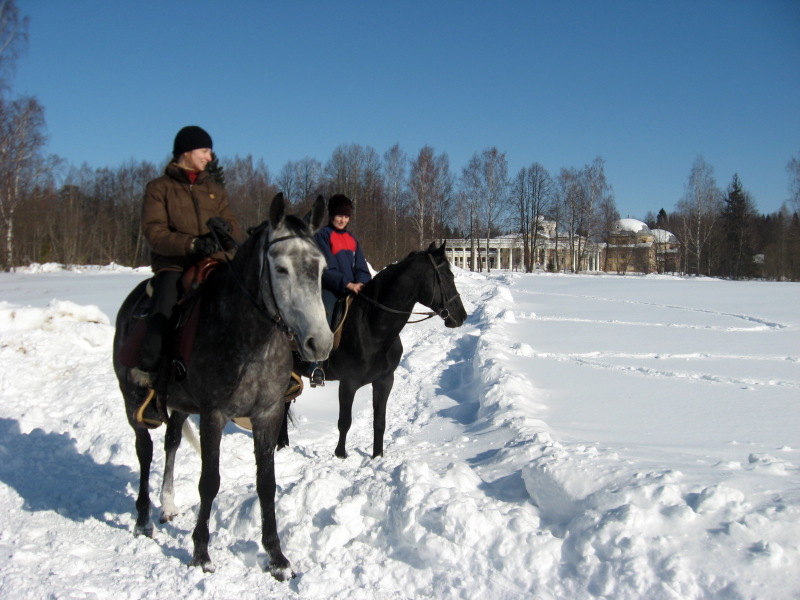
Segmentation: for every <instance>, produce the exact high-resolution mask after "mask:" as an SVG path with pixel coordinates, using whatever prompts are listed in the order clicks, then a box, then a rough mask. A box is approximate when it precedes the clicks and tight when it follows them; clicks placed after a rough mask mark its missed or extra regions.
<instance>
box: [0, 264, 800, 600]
mask: <svg viewBox="0 0 800 600" xmlns="http://www.w3.org/2000/svg"><path fill="white" fill-rule="evenodd" d="M455 272H456V274H457V284H458V287H459V290H460V292H461V295H462V297H463V300H464V304H465V307H466V308H467V312H468V314H469V315H470V317H469V319H468V321H467V323H466V324H465V325H464V326H463V327H461V328H459V329H455V330H450V329H446V328H444V327H443V325H442V324H441V322H439V321H438V320H430V321H426V322H424V323H421V324H418V325H413V326H412V325H409V326H408V327H407V328H406V329H405V330H404V332H403V344H404V347H405V353H404V357H403V361H402V362H401V365H400V367H399V368H398V370H397V372H396V378H395V388H394V391H393V394H392V397H391V399H390V402H389V407H388V415H387V424H388V428H387V436H386V455H385V456H384V457H383V458H380V459H377V460H372V459H370V458H369V451H370V449H371V443H372V439H371V438H372V433H371V409H370V406H371V397H370V394H369V391H368V390H361V391H360V392H359V393H358V394H357V396H356V403H355V407H354V409H355V415H354V417H355V418H354V424H353V428H352V430H351V433H350V435H349V437H348V450H349V451H350V456H349V458H348V459H346V460H340V459H337V458H335V457H334V456H333V449H334V446H335V444H336V430H335V420H336V404H337V400H336V389H337V388H336V384H329V385H328V386H326V387H325V388H321V389H320V388H317V389H315V390H308V391H307V392H305V393H304V394H303V396H301V398H300V399H299V400H298V402H297V403H296V404H295V410H296V412H297V414H298V419H297V423H298V425H297V427H296V428H292V429H291V430H290V437H291V442H292V445H291V447H290V448H288V449H286V450H283V451H281V452H279V453H278V454H277V459H276V462H277V467H276V469H277V479H278V484H279V489H278V493H277V498H276V500H277V503H276V510H277V518H278V525H279V532H280V535H281V540H282V544H283V547H284V550H285V552H286V554H287V556H288V557H289V558H290V560H292V563H293V567H294V569H295V571H296V572H297V573H298V576H297V578H296V579H294V580H293V581H291V582H289V583H287V584H282V583H278V582H276V581H274V580H273V579H272V578H271V577H270V576H269V575H268V574H266V573H264V572H263V571H262V568H261V567H262V565H263V564H264V562H265V556H264V552H263V550H262V549H261V546H260V543H259V539H260V533H261V532H260V509H259V505H258V500H257V495H256V491H255V481H254V473H255V466H254V461H253V453H252V437H251V436H250V434H248V433H244V432H242V431H239V430H238V429H236V428H234V427H230V428H228V429H226V432H225V435H224V436H223V441H222V452H221V472H222V485H221V488H220V493H219V495H218V497H217V500H216V502H215V507H214V511H213V513H212V519H211V529H212V540H211V548H210V551H211V555H212V558H213V559H214V561H215V564H216V566H217V572H216V573H214V574H204V573H202V572H201V571H199V570H198V569H188V568H187V567H186V563H187V562H188V560H189V558H190V552H191V547H192V542H191V531H192V529H193V527H194V520H195V515H196V511H197V506H198V497H197V479H198V474H199V468H200V461H199V458H198V457H197V455H196V454H195V453H194V452H192V451H191V450H189V449H188V448H184V449H182V450H181V452H180V454H179V460H178V466H177V469H176V481H175V496H176V503H177V504H178V506H179V508H180V509H181V512H180V514H179V515H178V516H177V517H176V519H175V521H173V522H172V523H169V524H167V525H163V526H160V527H158V529H157V532H156V536H155V539H154V540H151V539H146V538H134V537H133V536H132V535H131V531H132V528H133V516H132V513H133V503H134V498H135V494H136V487H137V482H138V475H137V469H138V467H137V460H136V456H135V450H134V447H133V435H132V432H131V431H130V428H129V427H128V425H127V423H126V422H125V419H124V416H123V414H122V399H121V398H120V395H119V391H118V389H117V387H116V381H115V379H114V376H113V373H112V370H111V360H110V353H111V341H112V338H113V327H112V326H111V325H110V324H109V318H108V316H107V312H106V311H103V310H101V309H99V308H98V307H97V306H95V305H92V304H77V303H74V302H69V301H65V300H63V299H58V300H54V301H51V302H49V303H47V304H45V302H47V301H46V300H45V301H43V302H42V303H41V305H38V306H30V305H29V306H24V307H21V306H19V298H20V297H22V298H25V299H26V301H28V302H30V297H29V296H28V295H26V292H25V290H22V289H19V290H18V289H17V288H18V286H19V279H13V285H10V286H6V287H3V285H2V280H1V279H0V289H6V290H10V291H9V292H6V293H5V294H4V297H3V300H2V301H0V384H1V385H0V503H2V506H3V507H4V510H3V511H0V532H1V533H0V553H2V555H3V556H4V557H6V560H4V561H3V562H2V563H0V596H2V597H14V598H23V599H26V598H31V599H33V598H37V599H38V598H43V597H52V598H105V597H108V596H111V595H113V596H115V597H118V598H120V599H124V598H143V597H148V598H149V597H182V598H219V599H227V598H231V597H236V598H303V599H305V600H317V599H323V598H324V599H331V598H332V599H343V600H344V599H347V600H353V599H362V598H363V599H373V598H387V599H397V600H399V599H405V598H415V599H416V598H431V599H433V598H436V599H465V600H466V599H470V600H471V599H473V598H475V597H484V598H492V599H495V598H497V599H509V600H510V599H514V600H517V599H520V600H521V599H529V598H538V599H542V600H555V599H561V598H587V599H588V598H614V599H626V598H631V599H634V598H636V599H644V598H647V599H656V600H658V599H661V598H664V599H667V598H669V599H674V598H682V599H683V598H697V599H701V598H720V599H723V598H724V599H740V598H777V599H781V598H787V599H788V598H792V597H796V596H797V594H798V593H800V574H798V571H797V568H796V567H795V565H796V564H797V563H798V561H800V542H799V541H798V540H800V514H799V513H800V508H799V507H800V497H798V496H800V494H798V493H797V490H798V489H800V485H798V483H800V470H799V469H798V450H797V448H800V440H798V439H797V437H796V433H792V432H794V431H796V429H797V428H795V427H792V423H794V424H795V425H796V424H797V420H798V409H797V404H796V396H795V394H796V390H797V389H798V388H800V376H798V366H799V365H800V360H799V359H798V356H797V352H796V348H797V347H798V346H797V341H798V331H800V327H799V326H798V319H797V318H796V317H792V315H793V314H794V305H793V303H792V302H791V301H790V300H789V297H790V296H791V293H789V294H788V295H786V296H781V294H782V293H783V292H782V291H781V290H784V289H787V288H774V289H773V288H770V291H769V294H768V295H769V298H768V300H765V301H764V302H763V303H758V302H757V301H756V300H755V299H754V298H750V299H748V300H747V309H746V311H744V309H739V310H736V309H735V307H734V306H732V305H730V304H729V302H732V298H735V297H738V298H739V299H741V298H742V296H743V294H744V296H747V292H748V290H749V289H750V288H749V287H743V288H737V290H736V294H732V293H731V287H730V286H729V285H727V284H724V285H721V282H706V281H703V282H700V281H699V280H685V279H674V278H668V277H666V278H665V277H659V278H630V277H627V278H613V277H605V278H598V277H568V276H555V275H549V274H548V275H540V276H523V275H519V274H503V273H500V274H492V275H484V274H477V273H469V272H465V271H461V270H458V269H455ZM142 276H143V275H142V274H141V273H136V272H131V273H129V274H124V273H123V274H121V275H119V276H116V275H115V276H114V277H113V278H93V277H91V275H90V274H87V273H66V272H65V273H64V274H63V279H61V281H62V282H63V283H58V284H56V283H53V280H48V282H47V285H48V290H52V293H53V295H54V296H55V297H56V298H58V296H59V295H61V296H63V294H61V293H60V290H66V289H72V287H71V286H74V285H75V284H76V282H80V285H81V287H83V286H86V285H95V286H97V287H96V289H95V292H96V294H97V295H99V296H103V297H106V296H107V297H108V298H111V297H112V296H113V298H114V301H115V302H116V301H117V299H118V298H119V297H124V293H125V290H127V289H130V288H132V287H133V285H135V283H136V282H137V281H139V280H140V279H141V277H142ZM25 277H30V278H31V279H32V280H35V279H36V278H44V277H48V275H47V273H42V274H39V275H34V274H31V275H26V276H25ZM87 280H91V281H93V282H95V283H94V284H86V281H87ZM61 285H63V286H65V287H64V288H61V287H58V286H61ZM758 285H761V284H758V283H750V284H747V286H758ZM53 286H55V287H53ZM106 286H108V288H106ZM665 286H666V287H665ZM669 286H673V288H670V287H669ZM674 286H678V287H680V290H679V291H672V292H670V290H671V289H673V290H674ZM112 289H113V291H114V293H113V294H110V291H111V290H112ZM758 289H761V288H758ZM693 290H694V291H697V290H701V291H700V292H697V293H699V294H700V295H699V296H697V298H699V299H697V300H695V299H693V298H694V297H693V296H692V295H691V294H692V293H695V292H693ZM776 290H777V291H776ZM789 291H790V292H791V290H789ZM48 294H50V292H48ZM81 294H85V290H84V291H82V292H81ZM106 302H108V303H109V305H112V306H113V304H111V300H107V301H106ZM695 302H697V304H695ZM776 306H778V307H781V306H784V308H782V309H779V310H776V308H775V307H776ZM620 307H621V308H620ZM620 310H624V312H625V314H624V319H621V318H620V315H618V314H617V312H618V311H620ZM682 319H683V321H682ZM754 319H755V320H757V325H758V327H750V328H743V327H737V326H735V325H736V324H737V323H740V322H745V323H753V322H754ZM643 323H648V324H650V325H651V326H650V327H642V326H641V325H642V324H643ZM655 325H658V326H659V329H658V332H659V333H658V335H653V330H654V327H655ZM596 331H602V332H603V333H604V335H600V336H594V335H593V332H596ZM673 332H675V334H676V335H675V336H674V337H672V336H671V335H670V334H671V333H673ZM590 334H591V335H590ZM687 339H688V340H689V343H690V345H691V346H692V347H693V351H692V352H687V351H686V349H685V348H684V347H683V346H680V345H679V344H683V343H686V341H687ZM616 346H619V347H616ZM714 347H719V348H723V349H724V350H725V351H726V353H725V354H722V353H721V352H719V351H715V350H714ZM731 348H742V353H741V355H736V356H735V357H734V356H732V354H731V353H732V350H731ZM744 348H747V350H746V352H745V350H744ZM792 348H795V350H792ZM715 352H716V354H715ZM678 362H680V363H682V366H681V367H680V368H677V366H676V364H677V363H678ZM732 362H734V363H735V366H733V367H731V366H729V365H730V364H731V363H732ZM674 363H675V364H674ZM654 365H659V366H660V369H659V370H658V371H657V373H658V374H657V375H654V373H656V370H655V369H654V368H653V366H654ZM715 365H719V366H717V367H716V368H717V369H718V371H713V368H715ZM745 368H747V369H751V370H753V373H754V376H750V375H748V377H747V379H748V380H752V381H758V382H761V383H759V384H758V385H755V384H752V385H750V386H749V387H750V389H747V390H745V389H742V388H743V387H747V386H743V384H742V383H741V381H742V380H743V379H744V378H745V377H743V375H742V374H741V373H735V374H733V373H730V371H731V370H733V369H735V370H738V371H741V370H743V369H745ZM692 369H697V370H698V373H696V374H693V377H692V378H690V377H689V376H688V375H687V376H685V377H682V376H681V374H682V373H690V372H691V370H692ZM734 375H735V376H734ZM683 381H687V382H690V383H687V384H686V386H687V387H679V386H680V385H682V384H681V383H680V382H683ZM628 389H630V390H634V392H633V393H632V395H631V396H630V397H629V396H627V395H626V390H628ZM642 390H648V394H649V395H651V396H655V397H658V398H662V396H663V397H664V398H668V399H669V400H668V401H664V402H648V399H649V396H648V395H641V394H640V393H639V392H641V391H642ZM691 393H696V394H697V399H694V398H692V399H691V402H685V401H684V396H687V395H690V394H691ZM660 394H661V395H660ZM740 398H741V399H742V401H741V402H739V399H740ZM792 398H795V399H792ZM701 402H702V404H700V403H701ZM665 403H667V404H668V407H667V408H668V409H669V413H664V412H662V408H663V405H664V404H665ZM751 404H756V405H759V406H763V407H769V411H770V412H778V413H779V420H780V421H782V422H785V423H786V424H787V426H786V427H785V429H782V428H781V429H779V428H776V427H775V425H774V422H768V425H769V426H770V427H772V429H771V430H762V429H760V428H761V425H760V423H761V421H759V420H758V419H757V418H754V415H753V413H752V412H748V411H747V410H745V409H746V408H747V407H748V406H749V405H751ZM695 405H700V409H699V410H698V411H697V412H696V413H691V412H690V408H691V407H692V406H695ZM564 406H568V407H569V409H568V410H565V409H564ZM621 408H622V409H624V411H627V412H625V413H622V414H627V415H628V417H627V418H628V419H629V420H630V421H629V422H628V421H620V420H619V419H617V418H616V416H615V418H611V419H608V420H607V421H606V420H604V416H603V413H606V412H609V413H613V414H614V415H617V414H618V413H617V412H616V411H617V410H619V409H621ZM637 411H638V412H637ZM710 411H711V412H712V415H711V416H712V417H713V418H711V419H708V420H707V421H705V422H704V423H703V425H702V427H701V428H700V430H699V433H694V432H693V431H691V427H692V426H693V425H694V422H695V421H697V420H700V419H702V418H703V417H704V416H706V415H707V414H708V413H709V412H710ZM682 412H686V413H687V414H689V415H690V417H691V418H689V419H685V420H680V419H677V418H676V420H674V421H671V420H669V418H667V417H674V415H675V414H676V413H677V414H678V416H680V413H682ZM633 413H636V418H637V419H639V420H636V421H634V416H633ZM665 415H666V416H665ZM650 421H653V422H655V423H657V425H658V426H659V427H660V428H661V430H662V431H661V433H662V435H664V437H663V438H661V437H659V438H657V443H656V441H654V442H653V443H652V444H651V445H647V444H645V443H643V442H642V441H641V440H640V439H639V438H637V437H634V436H632V435H631V429H632V427H638V428H643V427H645V424H647V423H649V422H650ZM606 423H610V424H608V425H607V424H606ZM632 424H633V426H632ZM654 431H658V430H654ZM748 431H749V432H752V435H751V437H747V436H746V432H748ZM733 432H735V433H733ZM161 435H162V433H161V432H157V433H156V434H155V439H156V440H157V446H158V445H160V440H161ZM654 435H655V434H654V433H645V434H643V435H642V436H641V438H642V439H644V440H645V441H646V440H647V439H655V438H654ZM692 436H696V437H692ZM759 436H762V437H763V439H764V440H766V442H765V443H762V442H760V441H759V440H760V439H762V438H761V437H759ZM663 439H666V440H671V442H669V443H665V442H663V441H662V440H663ZM697 439H708V440H711V441H709V442H708V444H707V447H703V448H701V449H700V450H699V451H698V449H697V448H695V447H694V446H696V444H697V442H696V440H697ZM687 440H688V441H687ZM714 440H727V441H722V442H718V441H714ZM713 444H717V445H716V446H714V445H713ZM712 446H713V447H712ZM162 465H163V460H162V458H161V456H160V455H159V453H156V459H155V461H154V473H153V477H152V480H151V481H152V483H153V486H154V489H157V487H158V485H159V483H160V475H161V469H162V468H163V467H162ZM153 499H154V501H155V503H156V507H155V510H158V506H157V504H158V502H157V493H154V494H153Z"/></svg>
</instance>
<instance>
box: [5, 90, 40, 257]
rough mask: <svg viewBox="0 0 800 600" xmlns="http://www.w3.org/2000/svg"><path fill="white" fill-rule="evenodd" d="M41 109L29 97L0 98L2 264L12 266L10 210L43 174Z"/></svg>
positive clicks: (12, 215) (15, 207) (15, 206)
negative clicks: (3, 252)
mask: <svg viewBox="0 0 800 600" xmlns="http://www.w3.org/2000/svg"><path fill="white" fill-rule="evenodd" d="M45 139H46V138H45V134H44V110H43V109H42V107H41V106H40V105H39V103H38V102H37V101H36V100H35V99H33V98H30V97H27V98H20V99H18V100H14V101H13V102H6V101H4V100H3V99H2V98H0V219H1V220H2V226H3V227H4V229H5V256H4V259H3V260H4V266H5V268H6V269H10V268H11V267H12V266H14V213H15V211H16V209H17V207H18V205H19V203H20V201H21V200H22V198H23V192H24V191H25V190H27V189H30V188H31V187H32V186H33V185H34V184H35V183H36V181H37V179H38V178H39V177H41V175H42V174H43V170H44V166H45V160H44V157H43V156H42V148H43V147H44V143H45Z"/></svg>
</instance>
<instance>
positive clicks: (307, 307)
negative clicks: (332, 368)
mask: <svg viewBox="0 0 800 600" xmlns="http://www.w3.org/2000/svg"><path fill="white" fill-rule="evenodd" d="M324 218H325V203H324V201H323V200H322V198H321V197H320V198H317V202H316V204H315V205H314V208H313V210H312V213H311V217H310V219H309V221H308V222H307V221H305V220H303V219H299V218H297V217H295V216H294V215H289V214H286V203H285V201H284V199H283V195H282V194H278V195H277V196H275V198H274V199H273V200H272V205H271V206H270V214H269V227H266V223H264V224H262V225H261V226H259V227H258V228H256V229H255V230H254V231H253V233H252V235H251V240H248V241H249V242H250V244H253V245H254V246H255V250H256V252H257V256H258V257H259V269H258V271H259V273H260V275H259V281H258V286H259V288H260V289H259V295H260V296H261V297H262V299H264V302H265V303H270V304H274V306H275V309H276V310H277V313H278V315H279V316H280V318H281V320H282V321H283V322H284V323H285V324H286V326H287V327H288V328H289V329H290V330H291V331H292V332H294V334H295V336H296V339H297V346H298V350H299V352H300V354H301V355H302V356H303V358H304V359H305V360H308V361H320V360H325V359H326V358H328V354H329V353H330V351H331V347H332V346H333V334H332V333H331V330H330V327H329V326H328V321H327V319H326V317H325V308H324V306H323V305H322V294H321V280H322V271H323V270H324V268H325V257H324V256H323V255H322V252H320V250H319V248H318V247H317V244H316V242H315V241H314V238H313V237H312V234H313V233H314V231H316V230H317V229H319V227H320V226H321V225H322V223H323V221H324ZM247 245H248V243H247V242H246V243H245V246H247ZM237 258H238V255H237Z"/></svg>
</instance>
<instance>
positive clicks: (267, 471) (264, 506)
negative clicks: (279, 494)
mask: <svg viewBox="0 0 800 600" xmlns="http://www.w3.org/2000/svg"><path fill="white" fill-rule="evenodd" d="M273 413H274V414H273V415H271V416H268V417H266V418H260V419H253V443H254V444H255V454H256V490H257V491H258V499H259V502H260V503H261V543H262V544H263V545H264V550H266V552H267V557H268V562H267V569H268V570H269V572H270V573H271V574H272V576H273V577H274V578H275V579H277V580H278V581H286V580H287V579H291V578H292V577H294V572H293V571H292V567H291V564H290V563H289V559H288V558H286V556H284V554H283V551H282V550H281V541H280V539H279V538H278V524H277V521H276V519H275V487H276V486H275V442H276V440H277V438H278V432H279V430H280V427H281V421H282V420H283V406H282V403H281V404H278V405H276V406H275V407H274V409H273Z"/></svg>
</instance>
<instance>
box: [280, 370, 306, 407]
mask: <svg viewBox="0 0 800 600" xmlns="http://www.w3.org/2000/svg"><path fill="white" fill-rule="evenodd" d="M302 393H303V378H302V377H300V375H298V374H297V373H295V372H294V371H292V374H291V375H290V377H289V386H288V387H287V388H286V391H285V392H284V393H283V401H284V402H291V401H292V400H294V399H295V398H297V397H298V396H299V395H300V394H302Z"/></svg>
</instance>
